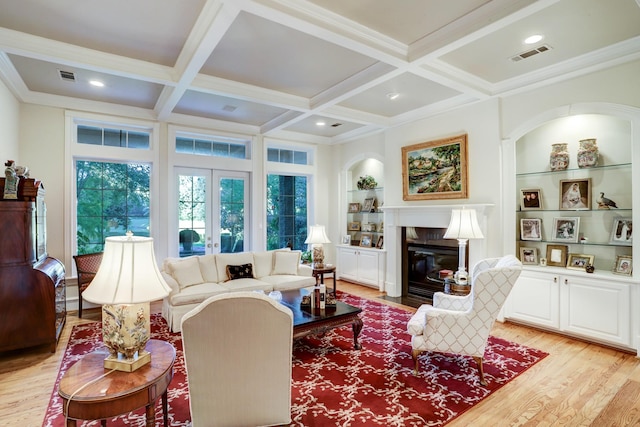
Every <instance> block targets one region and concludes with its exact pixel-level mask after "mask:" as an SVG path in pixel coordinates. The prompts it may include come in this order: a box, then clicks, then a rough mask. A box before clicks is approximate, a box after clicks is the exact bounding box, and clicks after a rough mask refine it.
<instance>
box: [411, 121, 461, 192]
mask: <svg viewBox="0 0 640 427" xmlns="http://www.w3.org/2000/svg"><path fill="white" fill-rule="evenodd" d="M467 168H468V165H467V135H466V134H464V135H458V136H454V137H451V138H445V139H439V140H436V141H429V142H423V143H421V144H416V145H409V146H406V147H402V199H403V200H437V199H466V198H467V197H468V181H467Z"/></svg>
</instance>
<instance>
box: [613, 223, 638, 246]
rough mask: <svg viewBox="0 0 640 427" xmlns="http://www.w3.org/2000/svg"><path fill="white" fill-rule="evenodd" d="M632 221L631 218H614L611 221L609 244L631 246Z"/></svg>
mask: <svg viewBox="0 0 640 427" xmlns="http://www.w3.org/2000/svg"><path fill="white" fill-rule="evenodd" d="M632 233H633V221H632V220H631V218H616V219H614V220H613V227H612V228H611V237H610V239H609V243H611V244H612V245H623V246H631V243H632V242H633V234H632Z"/></svg>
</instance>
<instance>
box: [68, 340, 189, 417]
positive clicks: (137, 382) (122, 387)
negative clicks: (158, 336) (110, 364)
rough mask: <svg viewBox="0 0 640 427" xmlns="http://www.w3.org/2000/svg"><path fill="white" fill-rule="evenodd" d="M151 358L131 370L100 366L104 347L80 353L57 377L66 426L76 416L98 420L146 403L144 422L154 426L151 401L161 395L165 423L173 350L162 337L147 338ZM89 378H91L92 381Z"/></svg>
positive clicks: (103, 356)
mask: <svg viewBox="0 0 640 427" xmlns="http://www.w3.org/2000/svg"><path fill="white" fill-rule="evenodd" d="M146 348H147V350H148V351H149V352H151V362H150V363H148V364H147V365H145V366H143V367H141V368H139V369H138V370H136V371H134V372H121V371H111V370H110V369H105V368H104V358H105V357H107V355H108V354H109V352H108V351H107V349H106V348H105V349H103V350H98V351H94V352H93V353H89V354H87V355H85V356H83V357H82V359H80V360H79V361H77V362H76V363H75V364H74V365H73V366H71V367H70V368H69V369H68V370H67V372H65V374H64V375H63V376H62V379H61V380H60V388H59V390H58V393H59V394H60V397H62V408H63V412H64V414H65V415H66V416H67V427H75V426H76V420H102V425H103V426H104V425H106V419H107V418H111V417H115V416H118V415H121V414H126V413H127V412H131V411H134V410H136V409H138V408H143V407H146V425H147V426H148V427H153V426H155V403H156V401H157V400H158V398H159V397H162V410H163V412H164V414H163V415H164V426H165V427H166V426H167V425H168V417H167V387H168V386H169V383H170V382H171V379H172V378H173V363H174V362H175V359H176V350H175V348H173V346H172V345H171V344H169V343H168V342H165V341H159V340H149V342H148V343H147V347H146ZM92 381H93V382H92Z"/></svg>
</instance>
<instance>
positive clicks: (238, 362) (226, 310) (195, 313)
mask: <svg viewBox="0 0 640 427" xmlns="http://www.w3.org/2000/svg"><path fill="white" fill-rule="evenodd" d="M182 338H183V345H184V359H185V365H186V368H187V378H188V381H189V396H190V400H189V404H190V407H191V417H192V422H193V427H205V426H206V427H214V426H271V425H287V424H289V423H291V370H292V365H291V363H292V361H291V358H292V356H291V355H292V347H293V314H292V312H291V310H290V309H288V308H287V307H285V306H284V305H282V304H279V303H278V302H276V301H274V300H273V299H271V298H269V297H268V296H266V295H264V294H262V293H257V292H234V293H231V294H222V295H217V296H213V297H211V298H208V299H207V300H205V301H204V302H202V303H201V304H200V305H198V306H197V307H196V308H194V309H193V310H191V311H190V312H189V313H187V314H186V315H185V316H184V317H183V318H182Z"/></svg>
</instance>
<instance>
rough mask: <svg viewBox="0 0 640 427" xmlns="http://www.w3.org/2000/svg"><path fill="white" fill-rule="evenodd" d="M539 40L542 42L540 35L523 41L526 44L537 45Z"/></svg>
mask: <svg viewBox="0 0 640 427" xmlns="http://www.w3.org/2000/svg"><path fill="white" fill-rule="evenodd" d="M540 40H542V36H541V35H540V34H534V35H532V36H529V37H527V38H526V39H524V42H525V43H526V44H534V43H538V42H539V41H540Z"/></svg>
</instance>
